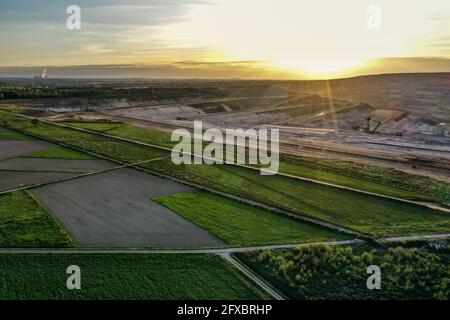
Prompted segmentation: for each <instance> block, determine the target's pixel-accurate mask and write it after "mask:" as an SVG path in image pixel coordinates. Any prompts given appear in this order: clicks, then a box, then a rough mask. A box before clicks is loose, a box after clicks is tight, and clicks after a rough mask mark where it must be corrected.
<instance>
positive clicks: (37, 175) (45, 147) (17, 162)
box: [0, 130, 115, 191]
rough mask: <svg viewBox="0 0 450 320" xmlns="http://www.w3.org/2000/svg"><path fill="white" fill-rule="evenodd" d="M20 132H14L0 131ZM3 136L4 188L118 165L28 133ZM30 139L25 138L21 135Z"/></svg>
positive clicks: (0, 184)
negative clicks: (38, 138)
mask: <svg viewBox="0 0 450 320" xmlns="http://www.w3.org/2000/svg"><path fill="white" fill-rule="evenodd" d="M1 132H6V133H13V134H14V135H15V134H18V133H16V132H13V131H5V130H4V131H0V133H1ZM18 135H19V136H20V137H11V138H13V139H18V138H20V139H18V140H1V139H0V150H1V151H0V175H1V179H0V191H8V190H15V189H16V188H20V187H24V186H29V185H35V184H40V183H45V182H50V181H57V180H60V179H66V178H70V177H73V176H77V175H80V174H85V173H90V172H94V171H102V170H106V169H110V168H113V167H115V165H114V164H113V163H110V162H107V161H105V160H101V159H98V158H94V157H91V156H89V155H87V154H85V153H81V152H77V151H72V150H71V149H66V148H61V147H58V146H57V145H55V144H52V143H49V142H45V141H41V140H37V139H30V138H29V136H27V135H22V134H18ZM22 136H23V137H25V138H27V139H21V137H22Z"/></svg>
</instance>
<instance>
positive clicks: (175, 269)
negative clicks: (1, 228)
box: [0, 253, 268, 300]
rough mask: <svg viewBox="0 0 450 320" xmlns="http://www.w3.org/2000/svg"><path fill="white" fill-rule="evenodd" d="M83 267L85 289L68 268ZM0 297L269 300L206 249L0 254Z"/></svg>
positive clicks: (82, 274) (82, 282) (82, 275)
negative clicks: (71, 283)
mask: <svg viewBox="0 0 450 320" xmlns="http://www.w3.org/2000/svg"><path fill="white" fill-rule="evenodd" d="M70 265H77V266H79V267H80V268H81V290H68V289H67V287H66V280H67V277H68V275H67V274H66V269H67V267H68V266H70ZM0 274H1V275H2V277H1V285H0V299H33V300H35V299H121V300H126V299H168V300H175V299H189V300H191V299H192V300H193V299H267V298H268V297H267V295H266V294H265V293H262V292H261V291H260V290H259V289H257V288H255V286H254V285H253V284H252V283H250V281H249V280H247V279H246V278H244V277H243V276H242V275H241V274H240V273H238V272H237V271H236V270H235V269H233V268H232V267H231V265H229V264H228V263H227V262H225V261H224V260H222V258H220V257H219V256H215V255H208V254H132V253H131V254H0Z"/></svg>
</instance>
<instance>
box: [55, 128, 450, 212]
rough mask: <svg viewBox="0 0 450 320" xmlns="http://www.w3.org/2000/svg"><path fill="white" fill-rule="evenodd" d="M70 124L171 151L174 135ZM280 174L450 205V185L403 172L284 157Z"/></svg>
mask: <svg viewBox="0 0 450 320" xmlns="http://www.w3.org/2000/svg"><path fill="white" fill-rule="evenodd" d="M64 123H65V124H67V125H70V126H74V127H78V128H83V129H88V130H93V131H98V132H101V133H107V134H109V135H113V136H117V137H121V138H127V139H131V140H135V141H140V142H144V143H148V144H153V145H157V146H161V147H166V148H171V147H173V146H174V145H175V144H176V142H171V141H170V134H168V133H166V132H161V131H157V130H151V129H143V128H137V127H135V126H132V125H130V124H126V123H118V122H73V121H72V122H64ZM280 160H281V162H280V172H281V173H286V174H290V175H294V176H298V177H303V178H308V179H314V180H318V181H323V182H326V183H331V184H337V185H341V186H344V187H349V188H354V189H358V190H362V191H367V192H372V193H377V194H381V195H386V196H390V197H398V198H403V199H408V200H418V201H430V202H438V203H448V204H450V185H449V184H448V183H445V182H441V181H438V180H435V179H432V178H428V177H423V176H415V175H412V174H407V173H404V172H402V171H399V170H395V169H389V168H382V167H377V166H373V165H364V164H359V163H355V162H349V161H339V160H326V159H316V158H307V157H297V156H282V157H281V159H280Z"/></svg>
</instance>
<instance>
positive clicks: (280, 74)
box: [0, 57, 450, 79]
mask: <svg viewBox="0 0 450 320" xmlns="http://www.w3.org/2000/svg"><path fill="white" fill-rule="evenodd" d="M43 68H47V69H48V72H49V77H50V78H173V79H193V78H202V79H231V78H242V79H305V77H302V76H301V75H299V74H296V73H292V72H287V71H281V70H278V71H277V70H272V69H268V68H266V67H265V64H264V62H261V61H231V62H227V61H213V62H203V61H195V60H187V61H178V62H175V63H168V64H155V65H137V64H136V65H132V64H108V65H84V66H65V67H60V66H54V67H52V66H36V67H0V75H2V76H6V77H33V76H34V75H37V74H40V72H41V71H42V69H43ZM405 72H406V73H413V72H450V59H447V58H439V57H435V58H428V57H412V58H384V59H379V60H377V61H374V62H373V63H372V64H370V66H367V67H365V68H361V69H360V70H358V72H357V73H356V74H357V75H369V74H381V73H405Z"/></svg>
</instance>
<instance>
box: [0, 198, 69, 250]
mask: <svg viewBox="0 0 450 320" xmlns="http://www.w3.org/2000/svg"><path fill="white" fill-rule="evenodd" d="M70 246H73V242H72V239H71V238H70V236H69V235H68V234H67V233H66V232H65V231H64V230H63V229H62V228H61V226H60V225H59V224H58V223H57V222H56V220H55V219H54V218H53V217H52V216H51V215H50V214H49V213H47V212H46V211H45V210H44V209H43V208H42V207H41V206H40V205H39V204H38V203H37V202H36V201H35V199H34V198H32V197H31V196H30V195H29V194H28V193H26V192H14V193H8V194H5V195H0V247H8V248H13V247H21V248H22V247H45V248H52V247H70Z"/></svg>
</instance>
